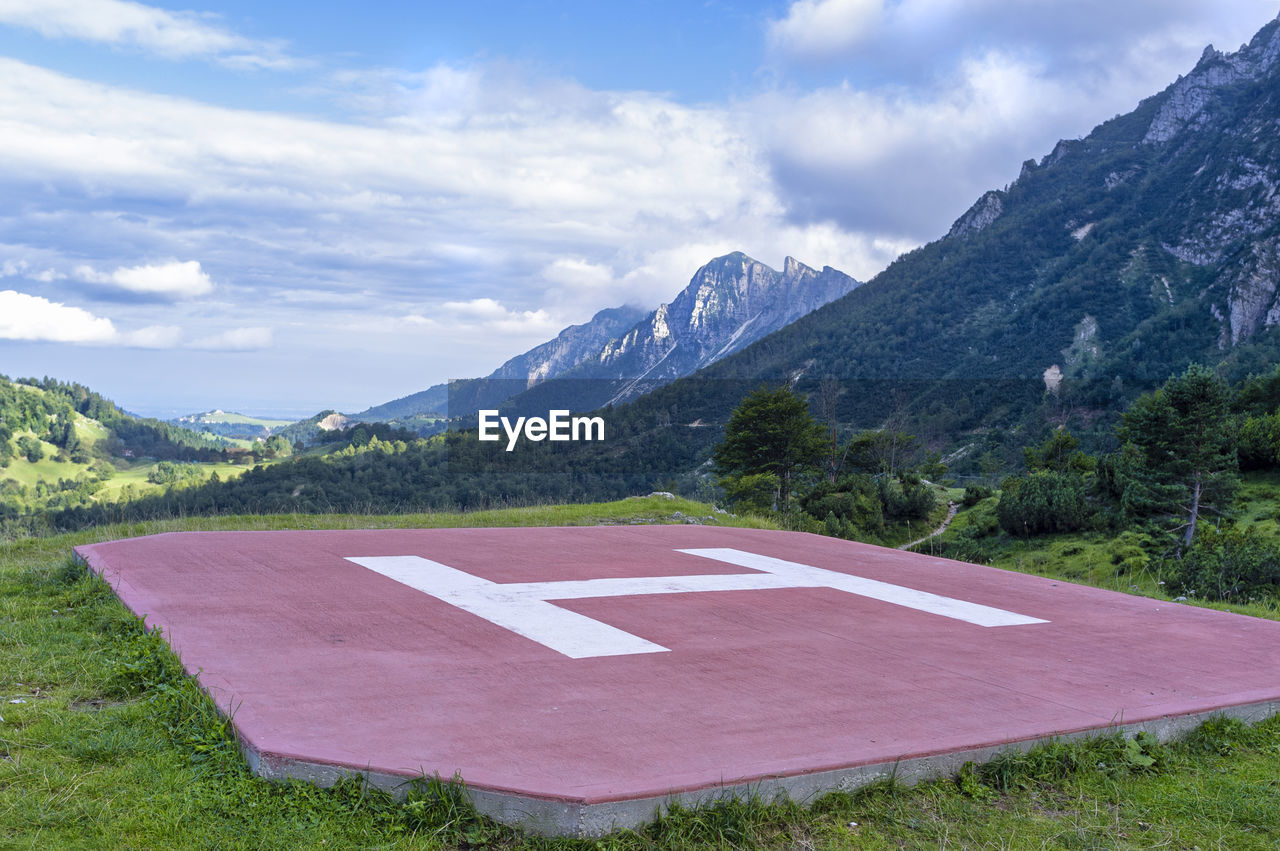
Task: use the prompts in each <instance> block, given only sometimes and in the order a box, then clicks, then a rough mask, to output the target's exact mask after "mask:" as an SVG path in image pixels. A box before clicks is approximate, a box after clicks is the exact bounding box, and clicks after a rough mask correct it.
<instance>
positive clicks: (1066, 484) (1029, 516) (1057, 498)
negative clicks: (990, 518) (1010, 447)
mask: <svg viewBox="0 0 1280 851" xmlns="http://www.w3.org/2000/svg"><path fill="white" fill-rule="evenodd" d="M1002 490H1003V493H1001V495H1000V503H999V504H998V505H997V506H996V515H997V517H998V518H999V521H1000V528H1001V529H1003V530H1005V531H1006V532H1008V533H1009V534H1010V535H1024V536H1029V535H1041V534H1044V533H1047V532H1074V531H1076V530H1079V529H1083V528H1084V527H1085V525H1086V524H1087V523H1088V521H1089V504H1088V502H1087V501H1086V500H1085V495H1084V482H1083V480H1082V479H1081V477H1080V476H1079V475H1077V474H1075V473H1059V472H1055V471H1053V470H1036V471H1035V472H1033V473H1029V474H1028V475H1026V476H1022V477H1017V478H1013V477H1011V478H1008V479H1006V480H1005V482H1004V485H1003V486H1002Z"/></svg>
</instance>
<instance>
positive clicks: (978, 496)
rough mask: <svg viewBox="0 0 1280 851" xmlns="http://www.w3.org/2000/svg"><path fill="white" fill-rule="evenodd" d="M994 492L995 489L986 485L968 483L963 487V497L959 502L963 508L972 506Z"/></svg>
mask: <svg viewBox="0 0 1280 851" xmlns="http://www.w3.org/2000/svg"><path fill="white" fill-rule="evenodd" d="M994 494H995V491H993V490H992V489H991V488H989V487H987V486H986V485H969V486H967V487H966V488H965V489H964V497H963V498H962V499H961V500H960V502H961V503H962V504H963V505H964V507H965V508H973V507H974V506H975V505H977V504H978V503H980V502H982V501H983V500H984V499H986V498H987V497H990V496H993V495H994Z"/></svg>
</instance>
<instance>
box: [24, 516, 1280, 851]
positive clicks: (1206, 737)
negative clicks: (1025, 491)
mask: <svg viewBox="0 0 1280 851" xmlns="http://www.w3.org/2000/svg"><path fill="white" fill-rule="evenodd" d="M677 513H678V514H679V515H681V516H677ZM687 517H695V518H698V519H699V520H700V521H702V522H718V523H722V524H734V525H748V526H766V525H768V524H767V523H764V522H762V521H757V520H754V519H751V518H734V517H727V516H725V515H721V514H717V513H715V512H713V510H712V509H711V508H710V507H709V506H706V505H702V504H699V503H693V502H688V501H685V500H678V499H675V500H668V499H664V498H660V497H648V498H644V499H631V500H621V501H619V502H613V503H607V504H600V505H580V506H541V507H533V508H522V509H509V510H502V511H487V512H482V513H477V514H471V515H458V514H447V515H444V514H441V515H415V516H389V517H363V516H349V515H343V516H281V515H277V516H267V517H242V518H234V517H233V518H226V517H224V518H195V519H188V520H170V521H162V522H153V523H142V524H133V525H128V526H115V527H108V528H103V529H96V530H89V531H85V532H80V533H75V534H72V535H64V536H60V537H56V538H44V539H26V540H22V541H17V542H13V543H8V544H3V545H0V716H3V721H0V847H5V848H9V847H14V848H120V847H140V848H172V847H178V848H207V847H218V848H299V847H306V848H323V847H342V848H347V847H359V848H465V847H496V848H512V849H514V848H557V849H582V850H583V851H586V849H660V848H661V849H665V848H688V849H693V848H709V847H712V848H778V849H783V848H788V849H789V848H850V849H852V848H937V847H991V848H1043V847H1048V848H1103V847H1106V848H1111V847H1121V848H1125V847H1128V848H1148V847H1156V846H1163V847H1174V848H1192V847H1195V846H1199V847H1200V848H1205V849H1208V848H1231V849H1251V848H1259V849H1261V848H1274V847H1276V845H1277V843H1280V779H1278V778H1280V718H1273V719H1271V720H1269V721H1267V722H1264V723H1263V724H1260V725H1257V726H1255V727H1244V726H1242V725H1240V724H1238V723H1236V722H1230V721H1218V722H1214V723H1211V724H1210V725H1207V726H1205V727H1202V728H1201V729H1200V730H1198V731H1197V732H1196V734H1194V735H1193V736H1192V737H1191V738H1189V739H1188V740H1186V741H1183V742H1180V743H1177V744H1173V745H1167V746H1162V745H1159V744H1157V743H1155V742H1153V741H1151V740H1145V739H1144V740H1139V741H1137V742H1133V743H1130V742H1126V741H1125V740H1122V739H1120V738H1118V737H1106V736H1104V737H1102V738H1100V739H1097V740H1092V741H1085V742H1073V743H1070V744H1062V743H1059V744H1050V745H1047V746H1043V747H1041V748H1038V749H1036V750H1035V751H1033V752H1031V753H1029V754H1019V753H1011V754H1008V755H1005V756H1003V757H1001V758H999V759H997V760H995V761H994V762H991V763H988V764H986V765H983V766H970V767H967V768H966V770H965V771H963V772H961V774H960V776H959V777H958V778H955V779H948V780H941V781H937V782H932V783H925V784H921V785H919V786H915V787H912V788H905V787H902V786H898V785H894V784H891V783H889V784H881V785H878V786H875V787H872V788H868V789H864V790H861V791H858V792H855V793H838V794H832V795H827V796H825V797H823V798H821V799H819V800H817V801H815V802H809V803H810V804H811V806H801V805H799V804H797V803H794V802H788V801H771V800H766V799H764V798H760V797H755V798H746V799H734V800H726V801H722V802H719V803H717V804H714V805H711V806H707V807H701V808H697V809H691V810H689V809H677V810H674V811H673V812H671V813H670V814H668V815H667V816H666V817H664V818H663V819H661V820H660V821H658V822H656V823H654V824H651V825H648V826H646V827H644V828H643V829H641V830H638V831H626V832H620V833H616V834H612V835H610V836H607V837H603V838H601V839H599V840H590V841H579V840H566V839H562V840H545V839H539V838H535V837H527V836H523V835H521V834H519V833H518V832H517V831H515V830H512V829H511V828H507V827H504V826H501V825H497V824H495V823H493V822H491V821H489V820H487V819H485V818H483V817H481V816H479V815H478V814H476V812H475V811H474V810H473V809H472V808H471V807H470V806H469V805H468V803H467V801H466V797H465V794H463V793H462V792H461V791H460V790H459V789H458V787H456V786H454V785H452V784H450V783H447V782H441V781H439V780H436V779H426V778H424V780H423V782H421V783H420V784H419V785H418V788H417V789H415V790H414V792H413V793H412V794H411V795H410V796H409V798H408V799H407V800H405V801H404V802H396V801H393V800H391V799H390V798H389V797H388V796H386V795H384V794H383V793H380V792H377V791H375V790H370V789H366V788H363V787H362V786H361V784H359V783H358V782H355V781H351V782H347V783H343V784H341V785H339V786H338V787H335V788H333V789H328V790H322V789H317V788H314V787H311V786H308V785H305V784H297V783H290V784H272V783H267V782H265V781H262V780H259V779H258V778H256V777H254V776H253V775H252V774H250V773H249V772H248V771H247V769H246V767H245V765H244V763H243V760H242V759H241V757H240V756H239V753H238V751H237V749H236V747H235V744H234V741H233V740H232V739H231V737H230V730H229V727H228V725H227V723H226V721H225V720H224V719H223V718H222V717H221V716H220V715H219V714H218V713H217V712H216V711H215V710H214V707H213V705H212V704H211V703H210V701H209V700H207V699H206V698H205V697H204V695H203V694H202V693H201V692H200V691H199V690H198V689H197V688H196V687H195V686H194V684H193V681H191V680H190V679H188V678H186V677H185V676H183V675H182V672H181V668H180V665H179V664H178V662H177V660H176V659H175V658H174V657H173V656H172V654H170V653H169V651H168V650H167V649H166V647H165V646H164V644H163V642H162V641H160V639H159V637H158V636H157V635H156V634H153V633H147V632H146V631H145V630H144V629H142V627H141V625H140V624H139V622H138V621H137V620H136V619H135V618H133V617H132V616H131V615H129V614H128V612H126V611H125V610H124V608H123V607H122V606H121V605H120V604H119V602H118V601H117V600H116V598H115V597H114V596H113V595H112V594H111V592H110V590H109V589H108V588H107V587H106V585H105V583H103V582H102V581H100V580H98V579H97V578H96V577H93V576H90V575H88V574H86V573H85V572H84V571H83V570H81V569H80V568H78V567H76V566H75V565H74V564H71V563H69V562H68V560H67V554H68V552H69V549H70V547H71V546H73V545H75V544H80V543H87V542H90V541H94V540H103V539H109V538H115V537H121V536H127V535H138V534H148V533H152V532H160V531H169V530H178V529H222V528H256V529H284V528H357V527H363V528H387V527H398V526H419V527H421V526H436V527H444V526H468V525H486V526H499V525H502V526H520V525H547V524H556V525H574V524H589V523H625V522H640V523H646V522H669V521H673V520H674V521H677V522H679V521H682V520H684V519H685V518H687ZM708 518H710V520H708Z"/></svg>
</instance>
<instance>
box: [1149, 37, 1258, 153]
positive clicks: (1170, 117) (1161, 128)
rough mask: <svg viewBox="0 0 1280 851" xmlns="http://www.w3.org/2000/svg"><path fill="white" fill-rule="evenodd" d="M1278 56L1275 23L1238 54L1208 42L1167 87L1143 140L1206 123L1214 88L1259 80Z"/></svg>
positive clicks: (1162, 137) (1169, 136)
mask: <svg viewBox="0 0 1280 851" xmlns="http://www.w3.org/2000/svg"><path fill="white" fill-rule="evenodd" d="M1277 58H1280V27H1277V26H1276V24H1275V22H1272V23H1271V24H1269V25H1268V26H1266V27H1264V28H1263V29H1262V30H1261V31H1259V33H1258V34H1257V35H1256V36H1254V38H1253V41H1251V42H1250V43H1249V44H1248V45H1246V46H1245V47H1244V48H1242V49H1241V50H1240V51H1239V52H1237V53H1233V54H1230V55H1224V54H1222V53H1220V52H1218V51H1217V50H1214V49H1213V45H1209V46H1208V47H1206V48H1205V49H1204V53H1203V54H1202V55H1201V56H1200V61H1199V62H1198V63H1197V64H1196V67H1195V68H1194V69H1192V71H1191V73H1190V74H1188V75H1187V76H1185V77H1183V78H1181V79H1180V80H1178V81H1177V82H1176V83H1174V84H1173V85H1172V86H1170V87H1169V89H1168V90H1167V92H1166V95H1167V96H1166V98H1165V101H1164V103H1163V104H1162V105H1161V106H1160V109H1159V110H1158V111H1157V112H1156V115H1155V118H1153V119H1152V120H1151V126H1150V127H1149V128H1148V129H1147V135H1146V136H1145V137H1144V138H1143V142H1145V143H1146V144H1149V145H1152V144H1160V143H1163V142H1168V141H1169V140H1170V139H1172V138H1174V137H1175V136H1177V135H1178V134H1179V133H1181V132H1182V131H1183V130H1187V129H1191V130H1195V129H1197V128H1201V127H1205V126H1208V125H1209V124H1210V123H1211V122H1210V120H1209V116H1208V115H1207V114H1206V113H1205V108H1206V106H1208V105H1209V103H1210V101H1211V99H1212V96H1213V94H1214V90H1215V89H1219V88H1221V87H1223V86H1228V85H1231V84H1233V83H1238V82H1240V81H1242V80H1256V79H1260V78H1261V77H1263V76H1264V75H1266V74H1267V73H1268V72H1269V71H1270V70H1271V68H1272V66H1273V65H1275V64H1276V60H1277Z"/></svg>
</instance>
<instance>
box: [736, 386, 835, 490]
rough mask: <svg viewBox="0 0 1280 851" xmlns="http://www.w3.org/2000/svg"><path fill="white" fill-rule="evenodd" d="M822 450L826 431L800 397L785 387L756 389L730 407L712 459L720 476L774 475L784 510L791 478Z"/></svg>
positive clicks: (792, 480)
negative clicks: (733, 406)
mask: <svg viewBox="0 0 1280 851" xmlns="http://www.w3.org/2000/svg"><path fill="white" fill-rule="evenodd" d="M825 451H826V435H825V433H824V431H823V429H822V426H820V425H818V423H817V422H815V421H814V419H813V415H812V414H811V413H810V412H809V406H808V405H807V404H806V403H805V400H804V399H803V398H801V397H800V396H797V395H796V394H795V393H794V392H792V390H791V389H790V388H788V387H777V388H770V387H761V388H759V389H757V390H754V391H752V392H751V393H750V394H748V395H747V397H746V398H745V399H743V400H742V401H741V402H740V403H739V404H738V407H737V408H735V409H734V411H733V413H732V414H731V415H730V417H729V424H728V426H726V428H725V435H724V440H723V441H721V442H720V444H719V445H718V446H717V447H716V448H715V450H714V451H713V452H712V455H711V459H712V461H713V462H714V463H715V469H716V473H717V474H718V475H720V476H721V478H722V480H723V479H741V478H743V477H746V476H759V475H773V476H776V477H777V481H778V485H777V488H778V490H777V505H778V507H779V508H781V509H783V510H787V509H789V508H790V505H791V493H792V490H793V489H794V487H795V479H796V477H797V476H798V475H799V474H800V473H801V472H802V471H803V470H805V469H807V468H811V467H813V466H814V465H816V464H817V463H818V462H819V461H820V460H821V458H822V457H823V454H824V453H825Z"/></svg>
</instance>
